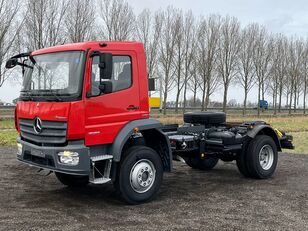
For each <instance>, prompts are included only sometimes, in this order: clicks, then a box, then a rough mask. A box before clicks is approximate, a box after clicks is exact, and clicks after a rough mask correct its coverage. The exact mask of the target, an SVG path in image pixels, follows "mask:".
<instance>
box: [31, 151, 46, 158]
mask: <svg viewBox="0 0 308 231" xmlns="http://www.w3.org/2000/svg"><path fill="white" fill-rule="evenodd" d="M31 155H33V156H37V157H41V158H45V153H43V152H42V151H40V150H37V149H31Z"/></svg>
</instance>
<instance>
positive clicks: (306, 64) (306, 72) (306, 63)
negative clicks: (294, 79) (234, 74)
mask: <svg viewBox="0 0 308 231" xmlns="http://www.w3.org/2000/svg"><path fill="white" fill-rule="evenodd" d="M302 62H303V66H302V68H303V70H302V78H303V84H304V89H303V109H304V114H306V97H307V87H308V39H306V41H305V48H304V53H303V59H302Z"/></svg>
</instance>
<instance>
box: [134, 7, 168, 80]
mask: <svg viewBox="0 0 308 231" xmlns="http://www.w3.org/2000/svg"><path fill="white" fill-rule="evenodd" d="M136 23H137V26H136V37H137V39H138V40H140V41H142V42H143V45H144V48H145V51H146V58H147V70H148V78H156V77H158V53H159V51H158V46H159V42H160V35H161V30H162V20H161V18H160V15H159V14H158V13H156V14H155V15H154V16H153V17H152V15H151V11H150V10H149V9H145V10H143V11H142V12H141V13H140V14H139V15H138V17H137V20H136Z"/></svg>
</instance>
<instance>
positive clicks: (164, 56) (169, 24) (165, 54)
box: [159, 7, 176, 114]
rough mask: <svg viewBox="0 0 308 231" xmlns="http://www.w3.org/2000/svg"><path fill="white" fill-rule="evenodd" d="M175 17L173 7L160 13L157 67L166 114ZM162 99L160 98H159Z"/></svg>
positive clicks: (174, 43) (172, 82)
mask: <svg viewBox="0 0 308 231" xmlns="http://www.w3.org/2000/svg"><path fill="white" fill-rule="evenodd" d="M175 15H176V10H175V9H174V8H173V7H168V8H167V10H166V11H164V12H162V13H161V16H160V17H161V18H162V20H163V24H162V25H163V26H162V33H161V39H160V45H159V50H160V53H159V65H160V69H161V72H162V73H161V78H160V80H161V81H160V86H161V91H160V92H161V94H162V93H163V109H164V114H166V108H167V99H168V92H169V91H170V90H171V89H172V87H173V85H174V78H173V77H174V74H175V73H174V72H175V70H174V66H173V59H174V55H175V46H176V30H175V27H174V25H175V20H174V19H175ZM161 98H162V96H161Z"/></svg>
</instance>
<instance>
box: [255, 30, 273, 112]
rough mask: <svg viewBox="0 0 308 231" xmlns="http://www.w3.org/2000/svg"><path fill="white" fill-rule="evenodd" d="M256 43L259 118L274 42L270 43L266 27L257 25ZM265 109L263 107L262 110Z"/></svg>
mask: <svg viewBox="0 0 308 231" xmlns="http://www.w3.org/2000/svg"><path fill="white" fill-rule="evenodd" d="M254 29H255V31H256V32H255V33H256V35H257V36H256V42H255V46H254V66H255V71H256V76H257V85H258V107H257V108H258V116H260V99H261V93H262V100H264V94H265V81H266V78H267V77H268V76H269V71H270V60H271V52H272V42H271V41H270V39H269V37H268V35H267V31H266V30H265V28H264V27H260V26H259V25H255V28H254ZM263 109H264V108H263V107H262V110H263Z"/></svg>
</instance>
